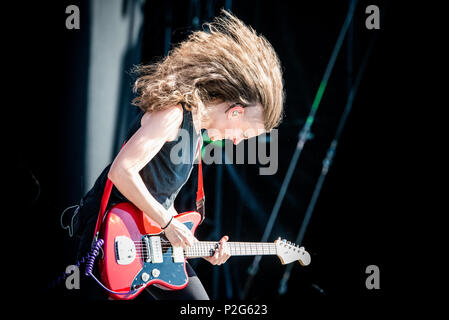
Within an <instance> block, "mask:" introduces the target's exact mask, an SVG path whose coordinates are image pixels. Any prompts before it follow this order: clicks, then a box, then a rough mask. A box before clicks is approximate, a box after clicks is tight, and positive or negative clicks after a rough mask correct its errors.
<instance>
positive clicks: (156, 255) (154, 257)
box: [149, 236, 164, 263]
mask: <svg viewBox="0 0 449 320" xmlns="http://www.w3.org/2000/svg"><path fill="white" fill-rule="evenodd" d="M149 248H150V256H151V262H152V263H162V262H163V261H164V258H163V256H162V246H161V237H159V236H151V237H149Z"/></svg>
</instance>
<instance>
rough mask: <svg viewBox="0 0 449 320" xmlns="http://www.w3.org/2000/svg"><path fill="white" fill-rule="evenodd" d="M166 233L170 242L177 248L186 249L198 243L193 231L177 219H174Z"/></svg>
mask: <svg viewBox="0 0 449 320" xmlns="http://www.w3.org/2000/svg"><path fill="white" fill-rule="evenodd" d="M164 232H165V236H166V237H167V239H168V241H170V243H171V244H172V245H173V246H175V247H183V248H184V249H186V248H187V247H190V246H192V245H193V244H194V243H195V242H197V241H198V240H197V239H196V238H195V237H194V236H193V234H192V231H190V230H189V228H187V227H186V226H185V224H184V223H182V222H179V221H178V220H177V219H173V220H172V222H170V224H169V225H168V227H167V228H165V230H164Z"/></svg>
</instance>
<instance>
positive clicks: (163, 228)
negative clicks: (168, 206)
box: [161, 216, 173, 230]
mask: <svg viewBox="0 0 449 320" xmlns="http://www.w3.org/2000/svg"><path fill="white" fill-rule="evenodd" d="M172 220H173V216H171V218H170V221H169V222H168V223H167V225H166V226H165V227H162V228H161V229H162V230H165V229H167V227H168V226H169V225H170V223H171V222H172Z"/></svg>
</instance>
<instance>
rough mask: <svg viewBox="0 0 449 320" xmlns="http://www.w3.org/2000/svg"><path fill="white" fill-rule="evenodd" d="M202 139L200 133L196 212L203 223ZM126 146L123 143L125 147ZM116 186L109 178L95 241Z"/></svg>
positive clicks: (101, 205)
mask: <svg viewBox="0 0 449 320" xmlns="http://www.w3.org/2000/svg"><path fill="white" fill-rule="evenodd" d="M202 140H203V139H202V137H201V133H200V139H199V141H198V189H197V192H196V210H197V212H199V213H200V214H201V222H203V220H204V217H205V210H204V209H205V208H204V203H205V200H206V197H205V195H204V188H203V170H202V166H201V147H202ZM125 144H126V142H125V143H123V145H122V148H123V146H124V145H125ZM113 186H114V184H113V183H112V181H111V180H110V179H109V178H107V180H106V184H105V187H104V191H103V196H102V197H101V203H100V212H99V213H98V218H97V224H96V225H95V231H94V241H96V240H98V234H99V232H100V226H101V224H102V222H103V218H104V214H105V213H106V208H107V205H108V202H109V198H110V196H111V192H112V187H113Z"/></svg>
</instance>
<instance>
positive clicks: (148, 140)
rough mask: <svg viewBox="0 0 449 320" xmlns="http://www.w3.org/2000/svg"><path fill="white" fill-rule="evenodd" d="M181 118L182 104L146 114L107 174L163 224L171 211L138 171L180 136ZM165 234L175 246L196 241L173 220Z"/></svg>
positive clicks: (137, 205)
mask: <svg viewBox="0 0 449 320" xmlns="http://www.w3.org/2000/svg"><path fill="white" fill-rule="evenodd" d="M182 117H183V111H182V107H181V106H180V105H178V106H174V107H172V108H168V109H166V110H163V111H158V112H153V113H151V114H145V115H144V116H143V117H142V121H141V127H140V128H139V130H137V131H136V133H135V134H134V135H133V136H132V137H131V138H130V139H129V141H128V142H127V143H126V145H125V146H124V147H123V148H122V149H121V151H120V153H119V154H118V155H117V157H116V158H115V160H114V162H113V163H112V165H111V168H110V170H109V174H108V178H109V179H110V180H111V181H112V182H113V183H114V185H115V186H116V188H117V189H118V190H119V191H120V192H121V193H122V194H123V195H124V196H125V197H126V198H127V199H128V200H130V201H131V202H132V203H133V204H134V205H135V206H136V207H138V208H139V209H140V210H142V211H143V212H144V214H146V215H148V216H149V217H150V218H151V219H153V220H154V221H156V222H157V223H158V224H159V225H160V226H161V227H163V226H166V225H167V223H168V222H169V221H170V219H171V217H172V214H171V212H172V210H166V209H165V208H164V207H163V206H162V205H161V204H160V203H159V202H158V201H157V200H156V199H155V198H154V197H153V196H152V195H151V193H150V192H149V191H148V189H147V187H146V186H145V183H144V182H143V180H142V178H141V176H140V175H139V172H140V170H141V169H142V168H143V167H144V166H145V165H146V164H147V163H148V162H149V161H150V160H151V159H152V158H153V157H154V156H155V155H156V154H157V153H158V152H159V150H160V149H161V148H162V146H163V145H164V143H165V142H166V141H170V140H172V139H173V138H174V137H176V136H177V133H178V129H179V126H180V124H181V122H182ZM173 210H174V208H173ZM187 233H188V234H187ZM166 235H167V238H168V239H169V240H170V242H171V243H172V244H173V245H179V246H183V247H184V246H185V245H186V244H187V245H189V244H191V243H192V242H193V235H192V234H191V232H190V231H189V230H188V229H187V228H186V227H185V226H184V225H183V224H182V223H177V221H176V220H173V221H172V222H171V223H170V228H167V229H166Z"/></svg>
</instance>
